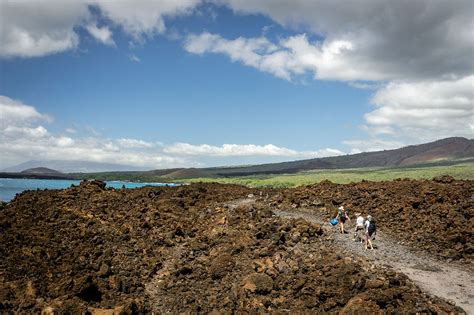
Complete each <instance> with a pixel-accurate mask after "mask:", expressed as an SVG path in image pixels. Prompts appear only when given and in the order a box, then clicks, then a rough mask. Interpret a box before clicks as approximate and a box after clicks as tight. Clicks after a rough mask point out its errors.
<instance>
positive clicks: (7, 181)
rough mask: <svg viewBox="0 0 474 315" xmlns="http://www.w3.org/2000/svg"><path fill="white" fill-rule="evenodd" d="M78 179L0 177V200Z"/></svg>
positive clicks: (110, 184) (119, 185) (74, 182)
mask: <svg viewBox="0 0 474 315" xmlns="http://www.w3.org/2000/svg"><path fill="white" fill-rule="evenodd" d="M80 182H81V181H80V180H63V179H61V180H59V179H23V178H0V201H10V200H12V199H13V198H15V195H16V194H17V193H20V192H22V191H25V190H35V189H63V188H69V187H71V185H79V183H80ZM106 183H107V187H113V188H122V186H125V188H138V187H143V186H177V185H178V184H169V183H166V184H164V183H131V182H121V181H107V182H106Z"/></svg>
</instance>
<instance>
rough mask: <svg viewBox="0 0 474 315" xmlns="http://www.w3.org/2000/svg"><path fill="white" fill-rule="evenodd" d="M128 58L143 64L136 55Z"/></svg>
mask: <svg viewBox="0 0 474 315" xmlns="http://www.w3.org/2000/svg"><path fill="white" fill-rule="evenodd" d="M128 58H129V59H130V61H133V62H141V60H140V58H138V57H137V56H136V55H130V56H129V57H128Z"/></svg>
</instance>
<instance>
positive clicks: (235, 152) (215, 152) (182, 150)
mask: <svg viewBox="0 0 474 315" xmlns="http://www.w3.org/2000/svg"><path fill="white" fill-rule="evenodd" d="M163 151H164V152H166V153H172V154H178V155H196V156H198V155H203V156H217V157H223V156H284V157H285V156H287V157H301V158H302V157H323V156H331V155H341V154H343V152H341V151H339V150H336V149H323V150H320V151H296V150H291V149H287V148H284V147H278V146H275V145H273V144H267V145H255V144H223V145H222V146H212V145H209V144H200V145H193V144H189V143H175V144H173V145H168V146H165V147H164V149H163Z"/></svg>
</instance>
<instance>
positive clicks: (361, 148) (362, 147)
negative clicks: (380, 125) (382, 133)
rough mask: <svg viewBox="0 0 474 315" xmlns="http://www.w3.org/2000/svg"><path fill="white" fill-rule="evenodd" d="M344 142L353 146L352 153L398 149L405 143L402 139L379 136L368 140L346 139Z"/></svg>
mask: <svg viewBox="0 0 474 315" xmlns="http://www.w3.org/2000/svg"><path fill="white" fill-rule="evenodd" d="M343 144H345V145H347V146H349V147H350V148H351V154H356V153H361V152H371V151H381V150H391V149H398V148H401V147H403V146H404V145H405V144H404V143H403V142H400V141H390V140H382V139H377V138H371V139H368V140H346V141H343Z"/></svg>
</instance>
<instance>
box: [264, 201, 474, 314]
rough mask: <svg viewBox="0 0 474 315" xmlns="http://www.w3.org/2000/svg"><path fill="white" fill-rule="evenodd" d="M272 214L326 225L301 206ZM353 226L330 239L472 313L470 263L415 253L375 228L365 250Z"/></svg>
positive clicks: (473, 286) (473, 298) (473, 296)
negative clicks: (371, 245)
mask: <svg viewBox="0 0 474 315" xmlns="http://www.w3.org/2000/svg"><path fill="white" fill-rule="evenodd" d="M273 212H274V213H275V215H277V216H280V217H286V218H303V219H305V220H307V221H309V222H313V223H318V224H323V225H326V226H328V225H329V224H328V222H327V220H325V219H323V218H322V217H319V216H317V215H315V214H314V213H308V212H305V211H304V209H299V210H298V209H293V210H286V211H282V210H274V211H273ZM353 228H354V226H353V225H351V224H349V226H347V227H346V231H348V232H349V233H348V234H340V233H338V230H337V228H334V229H333V230H334V234H333V240H334V243H335V245H336V246H340V248H341V249H342V250H343V251H344V252H346V253H348V254H350V255H353V256H358V257H360V256H362V257H365V258H366V259H368V260H369V261H372V262H373V263H374V264H376V265H381V266H389V267H392V268H393V269H394V270H396V271H399V272H402V273H404V274H406V275H407V276H408V277H409V278H411V279H412V280H413V281H414V282H415V283H417V284H418V285H419V286H420V287H421V288H422V289H424V290H425V291H426V292H429V293H430V294H432V295H435V296H438V297H442V298H445V299H447V300H449V301H452V302H454V303H456V305H458V306H460V307H462V308H463V309H464V310H465V311H466V312H467V314H474V304H473V302H472V301H474V276H473V272H472V270H467V268H469V267H467V268H466V267H462V266H458V265H456V264H455V263H453V262H451V263H447V262H443V261H439V260H437V259H434V258H432V257H428V256H426V255H422V254H420V253H414V252H412V251H410V249H409V248H407V247H405V246H403V245H401V244H397V243H396V242H393V241H391V240H390V239H389V238H387V237H386V236H385V235H384V233H383V232H381V231H378V232H377V235H376V239H375V240H374V247H376V249H374V250H365V249H364V246H363V244H361V243H359V242H354V241H353V240H352V238H353Z"/></svg>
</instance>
